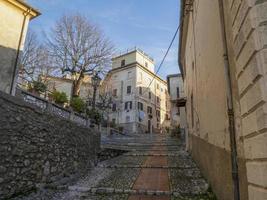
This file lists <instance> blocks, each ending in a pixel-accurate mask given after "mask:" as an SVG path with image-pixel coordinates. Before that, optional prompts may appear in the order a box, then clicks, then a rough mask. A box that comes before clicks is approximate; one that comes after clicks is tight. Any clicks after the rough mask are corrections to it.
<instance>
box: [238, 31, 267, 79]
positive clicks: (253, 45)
mask: <svg viewBox="0 0 267 200" xmlns="http://www.w3.org/2000/svg"><path fill="white" fill-rule="evenodd" d="M266 44H267V26H260V27H257V28H256V29H255V30H254V31H253V33H252V34H251V35H250V37H249V38H248V40H247V42H246V44H245V46H244V48H243V49H242V51H241V52H240V55H236V57H237V76H239V75H240V73H241V72H243V71H244V69H245V68H246V67H247V65H248V64H249V61H250V60H251V58H252V56H254V54H255V53H256V52H258V51H259V50H261V49H263V48H264V46H265V45H266Z"/></svg>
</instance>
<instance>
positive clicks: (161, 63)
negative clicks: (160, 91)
mask: <svg viewBox="0 0 267 200" xmlns="http://www.w3.org/2000/svg"><path fill="white" fill-rule="evenodd" d="M181 24H182V23H180V24H179V26H178V27H177V29H176V31H175V33H174V36H173V38H172V40H171V43H170V45H169V47H168V49H167V51H166V53H165V55H164V57H163V59H162V61H161V62H160V65H159V67H158V69H157V71H156V73H155V74H154V75H153V79H152V80H151V81H150V83H149V85H148V86H147V89H146V90H145V91H144V93H143V95H144V94H146V92H148V90H149V87H150V86H151V84H152V83H153V81H154V80H155V77H156V76H157V74H158V73H159V71H160V69H161V67H162V66H163V63H164V62H165V59H166V57H167V55H168V54H169V51H170V49H171V47H172V45H173V42H174V40H175V38H176V36H177V34H178V31H179V29H180V27H181Z"/></svg>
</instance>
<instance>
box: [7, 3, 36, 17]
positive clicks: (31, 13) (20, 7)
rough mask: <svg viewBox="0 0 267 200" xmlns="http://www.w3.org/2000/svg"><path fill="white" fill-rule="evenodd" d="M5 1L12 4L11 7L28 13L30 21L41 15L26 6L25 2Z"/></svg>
mask: <svg viewBox="0 0 267 200" xmlns="http://www.w3.org/2000/svg"><path fill="white" fill-rule="evenodd" d="M6 1H7V2H8V3H10V4H12V5H13V6H15V7H17V8H19V9H21V10H22V11H24V12H29V14H30V16H31V19H33V18H35V17H37V16H39V15H41V13H40V11H38V10H37V9H35V8H33V7H32V6H30V5H29V4H27V3H26V2H24V1H22V0H6Z"/></svg>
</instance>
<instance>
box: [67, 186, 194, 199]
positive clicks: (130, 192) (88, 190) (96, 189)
mask: <svg viewBox="0 0 267 200" xmlns="http://www.w3.org/2000/svg"><path fill="white" fill-rule="evenodd" d="M66 189H68V190H69V191H75V192H80V193H87V194H110V195H112V194H128V195H148V196H174V197H181V196H192V195H194V194H186V193H184V192H183V191H160V190H145V189H138V190H135V189H117V188H105V187H82V186H68V187H66Z"/></svg>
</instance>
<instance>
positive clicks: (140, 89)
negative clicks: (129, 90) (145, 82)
mask: <svg viewBox="0 0 267 200" xmlns="http://www.w3.org/2000/svg"><path fill="white" fill-rule="evenodd" d="M139 94H140V95H142V94H143V88H142V87H139Z"/></svg>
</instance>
